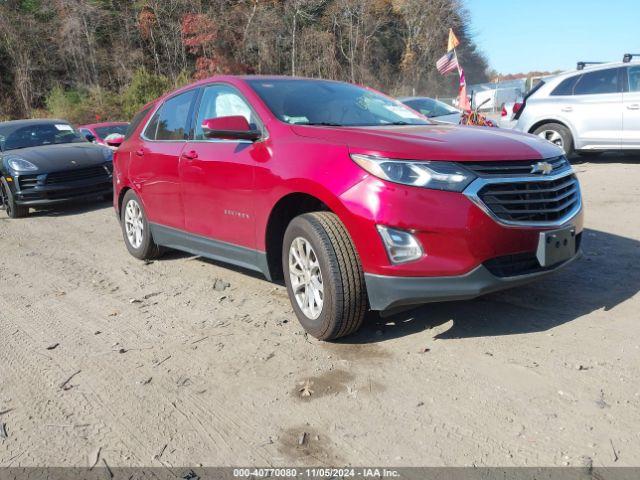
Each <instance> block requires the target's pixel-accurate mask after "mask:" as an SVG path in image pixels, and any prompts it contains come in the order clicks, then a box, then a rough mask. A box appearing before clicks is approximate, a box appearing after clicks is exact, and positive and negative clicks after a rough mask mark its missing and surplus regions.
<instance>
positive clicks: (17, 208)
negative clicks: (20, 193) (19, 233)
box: [0, 178, 29, 218]
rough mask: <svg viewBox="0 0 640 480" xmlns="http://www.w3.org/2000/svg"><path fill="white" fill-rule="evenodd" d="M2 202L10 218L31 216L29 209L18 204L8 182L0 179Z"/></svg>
mask: <svg viewBox="0 0 640 480" xmlns="http://www.w3.org/2000/svg"><path fill="white" fill-rule="evenodd" d="M0 201H1V204H2V207H3V208H4V210H5V211H6V212H7V215H8V216H9V217H10V218H23V217H26V216H28V215H29V207H24V206H21V205H17V204H16V200H15V198H14V196H13V193H12V192H11V188H9V184H8V183H7V181H6V180H5V179H4V178H2V179H0Z"/></svg>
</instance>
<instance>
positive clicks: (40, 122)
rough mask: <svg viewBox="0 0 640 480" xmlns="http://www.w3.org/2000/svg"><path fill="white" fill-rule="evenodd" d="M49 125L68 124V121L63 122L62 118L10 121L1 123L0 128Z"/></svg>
mask: <svg viewBox="0 0 640 480" xmlns="http://www.w3.org/2000/svg"><path fill="white" fill-rule="evenodd" d="M48 123H68V124H71V122H70V121H68V120H62V119H60V118H31V119H23V120H9V121H8V122H0V126H3V127H11V126H13V127H19V126H21V125H46V124H48Z"/></svg>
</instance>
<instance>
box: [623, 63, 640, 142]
mask: <svg viewBox="0 0 640 480" xmlns="http://www.w3.org/2000/svg"><path fill="white" fill-rule="evenodd" d="M625 68H626V72H625V73H626V78H625V84H626V85H625V86H626V87H627V88H625V92H624V93H623V94H622V98H623V100H622V102H623V107H624V108H623V109H622V114H623V132H622V147H623V148H640V65H634V66H632V67H625Z"/></svg>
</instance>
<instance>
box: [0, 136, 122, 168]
mask: <svg viewBox="0 0 640 480" xmlns="http://www.w3.org/2000/svg"><path fill="white" fill-rule="evenodd" d="M105 151H106V152H109V154H111V150H109V149H108V148H106V147H102V146H99V145H94V144H92V143H63V144H59V145H42V146H40V147H30V148H20V149H17V150H8V151H6V152H2V155H3V156H5V157H11V156H16V157H20V158H24V159H25V160H27V161H29V162H31V163H33V164H34V165H35V166H36V167H38V171H40V172H54V171H57V170H67V169H69V168H81V167H91V166H94V165H101V164H103V163H105V162H107V161H108V157H106V156H105V155H106V154H105V153H103V152H105ZM34 173H35V172H34Z"/></svg>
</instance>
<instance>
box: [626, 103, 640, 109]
mask: <svg viewBox="0 0 640 480" xmlns="http://www.w3.org/2000/svg"><path fill="white" fill-rule="evenodd" d="M627 110H640V105H639V104H637V103H633V104H631V105H627Z"/></svg>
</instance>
